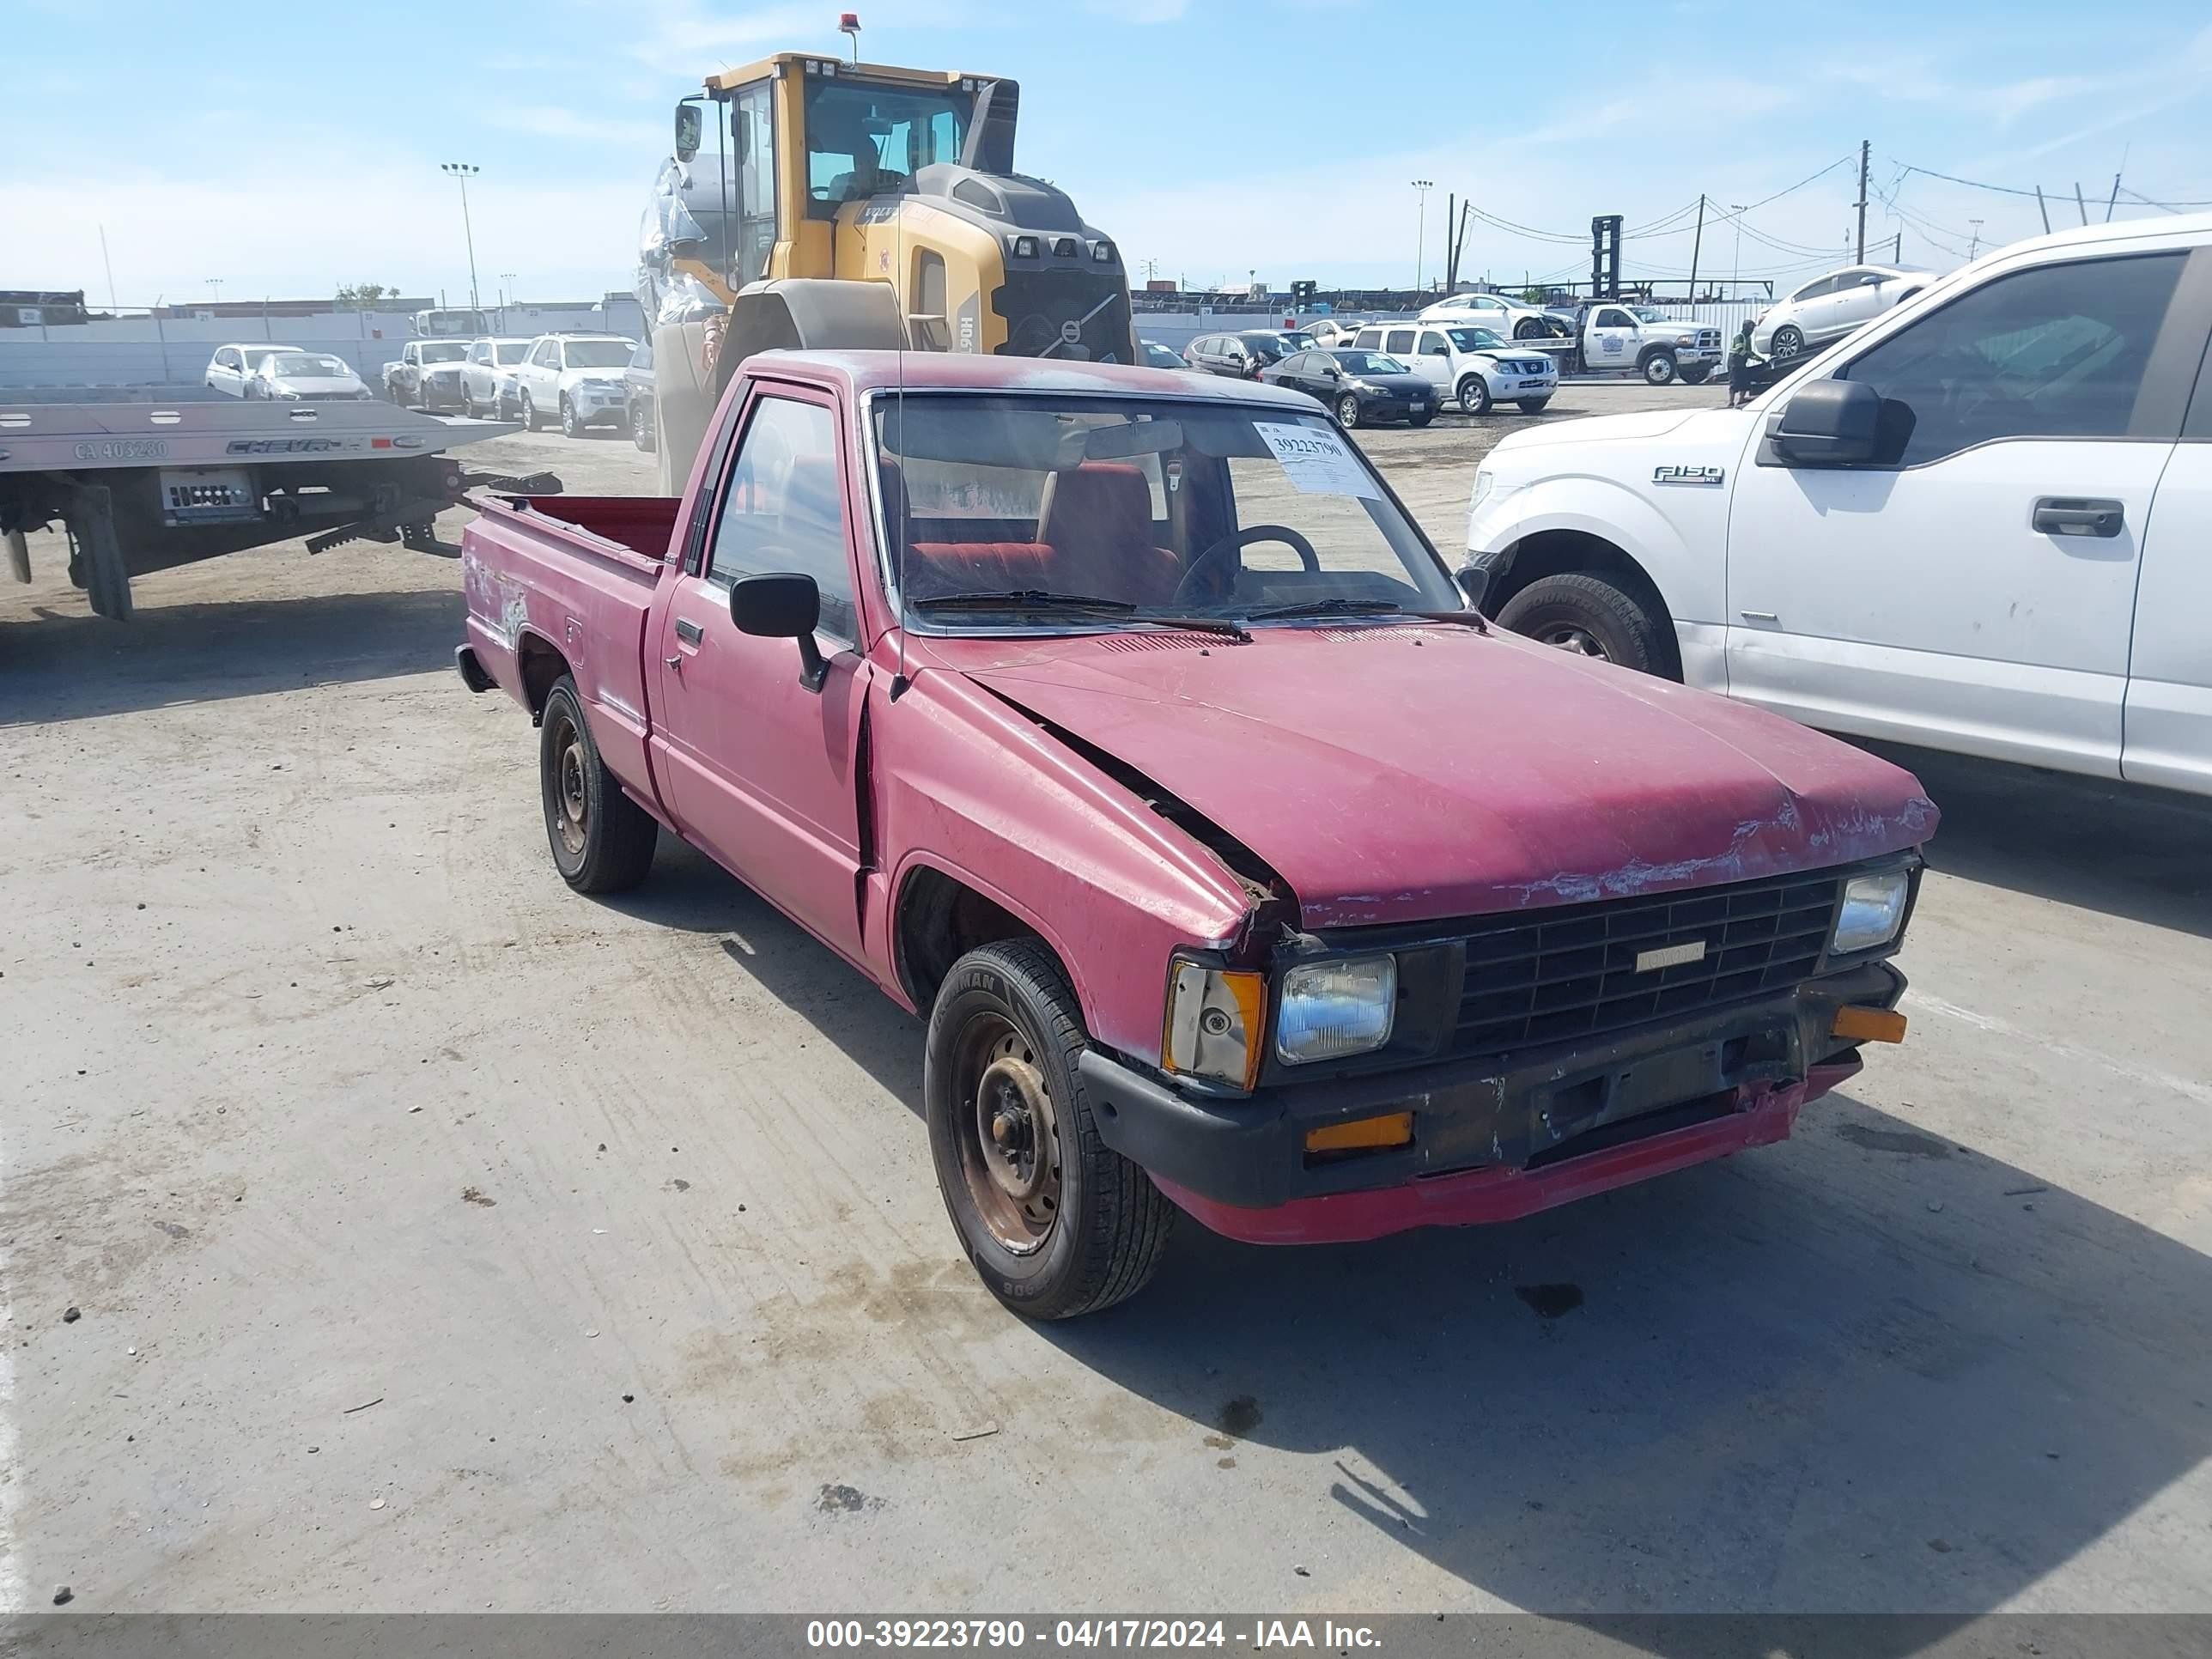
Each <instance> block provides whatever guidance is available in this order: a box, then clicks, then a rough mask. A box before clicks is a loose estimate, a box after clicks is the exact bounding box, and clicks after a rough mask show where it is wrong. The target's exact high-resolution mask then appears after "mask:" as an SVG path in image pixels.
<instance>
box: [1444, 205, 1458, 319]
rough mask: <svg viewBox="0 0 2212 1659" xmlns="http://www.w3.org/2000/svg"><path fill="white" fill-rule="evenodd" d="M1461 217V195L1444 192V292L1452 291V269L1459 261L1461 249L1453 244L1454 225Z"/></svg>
mask: <svg viewBox="0 0 2212 1659" xmlns="http://www.w3.org/2000/svg"><path fill="white" fill-rule="evenodd" d="M1458 218H1459V197H1458V196H1457V195H1456V194H1455V193H1454V192H1453V191H1445V192H1444V292H1445V293H1447V294H1449V293H1450V292H1451V291H1452V270H1453V267H1454V266H1455V265H1456V264H1458V263H1459V250H1458V249H1456V248H1455V247H1454V246H1452V226H1453V224H1454V223H1455V222H1456V221H1457V219H1458Z"/></svg>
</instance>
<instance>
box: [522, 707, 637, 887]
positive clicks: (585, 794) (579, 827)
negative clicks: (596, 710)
mask: <svg viewBox="0 0 2212 1659" xmlns="http://www.w3.org/2000/svg"><path fill="white" fill-rule="evenodd" d="M538 793H539V794H540V795H541V796H543V797H544V806H545V839H546V841H547V842H548V844H549V845H550V847H551V848H552V849H553V867H554V868H555V869H556V870H558V871H559V872H561V879H562V880H563V881H565V882H567V883H568V885H569V886H571V887H573V888H574V889H575V890H577V891H578V892H580V893H619V892H621V891H622V890H623V889H625V888H629V887H635V886H636V885H637V884H638V883H640V882H641V881H643V880H644V879H645V876H646V872H647V871H648V870H650V869H651V868H652V867H653V842H655V841H656V840H658V839H659V835H660V826H659V824H657V823H654V822H653V816H652V814H650V813H649V812H647V811H646V810H645V809H644V808H643V807H641V806H640V805H638V804H637V803H636V802H635V801H634V800H632V799H630V798H629V796H628V795H625V794H624V793H623V789H622V785H621V784H619V783H617V781H615V775H614V774H613V773H611V772H610V771H608V770H607V765H606V763H605V761H604V760H602V759H600V758H599V744H596V743H593V742H592V728H591V726H590V725H589V724H588V723H587V722H586V720H585V719H584V705H583V702H582V700H581V699H580V698H579V697H578V696H577V695H576V682H575V681H574V680H573V679H571V678H568V675H566V674H563V675H562V677H561V678H559V679H557V680H556V681H555V682H554V683H553V690H551V692H550V693H549V694H548V695H547V696H546V699H545V714H544V720H543V721H542V722H541V723H540V725H539V726H538Z"/></svg>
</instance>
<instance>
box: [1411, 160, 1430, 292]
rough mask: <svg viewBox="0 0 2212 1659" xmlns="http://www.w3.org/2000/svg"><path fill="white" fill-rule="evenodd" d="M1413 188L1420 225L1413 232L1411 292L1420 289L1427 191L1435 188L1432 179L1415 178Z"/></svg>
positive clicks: (1425, 250)
mask: <svg viewBox="0 0 2212 1659" xmlns="http://www.w3.org/2000/svg"><path fill="white" fill-rule="evenodd" d="M1435 188H1436V180H1435V179H1414V180H1413V189H1414V191H1416V193H1417V194H1418V195H1419V198H1420V204H1421V206H1420V227H1419V229H1417V230H1416V231H1415V232H1414V233H1413V292H1414V293H1416V294H1419V292H1420V291H1421V263H1422V260H1423V259H1424V258H1425V257H1426V255H1427V253H1428V240H1429V192H1430V191H1432V190H1434V189H1435Z"/></svg>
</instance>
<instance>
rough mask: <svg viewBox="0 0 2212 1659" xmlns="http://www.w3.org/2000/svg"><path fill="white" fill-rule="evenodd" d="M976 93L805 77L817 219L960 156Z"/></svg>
mask: <svg viewBox="0 0 2212 1659" xmlns="http://www.w3.org/2000/svg"><path fill="white" fill-rule="evenodd" d="M974 108H975V94H974V93H973V92H972V91H971V92H963V91H961V90H960V89H959V88H957V87H946V88H927V87H881V86H870V85H869V84H868V83H867V82H865V81H852V80H848V79H846V78H845V77H844V76H842V75H841V76H836V77H835V78H817V77H813V76H809V77H808V79H807V82H806V112H805V120H806V193H807V195H808V197H810V198H811V205H810V213H811V216H814V217H817V218H818V217H822V216H825V215H833V214H835V213H836V210H837V207H838V204H841V203H844V202H858V201H864V200H866V198H867V197H871V196H877V195H880V194H882V193H883V192H884V191H888V190H896V188H898V186H899V185H902V184H903V183H905V182H906V180H907V179H909V178H911V177H913V175H914V172H915V168H916V167H927V166H929V165H930V164H931V163H932V162H933V161H958V160H959V159H960V147H961V145H962V143H963V142H964V141H965V140H966V138H967V136H968V118H969V113H970V112H972V111H973V110H974Z"/></svg>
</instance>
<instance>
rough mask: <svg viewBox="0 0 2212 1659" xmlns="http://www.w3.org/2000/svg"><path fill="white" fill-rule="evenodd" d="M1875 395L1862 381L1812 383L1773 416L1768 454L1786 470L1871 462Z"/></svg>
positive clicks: (1877, 411) (1877, 424)
mask: <svg viewBox="0 0 2212 1659" xmlns="http://www.w3.org/2000/svg"><path fill="white" fill-rule="evenodd" d="M1880 432H1881V393H1880V392H1876V391H1875V389H1874V388H1873V387H1872V386H1869V385H1868V384H1867V383H1866V382H1865V381H1864V380H1815V381H1814V382H1813V383H1812V384H1811V385H1810V386H1805V387H1804V388H1802V390H1800V391H1799V392H1798V393H1797V395H1796V396H1795V397H1794V398H1790V401H1789V402H1788V403H1786V404H1783V406H1782V407H1781V408H1780V409H1778V410H1776V411H1775V412H1774V415H1773V416H1772V417H1771V420H1770V421H1769V422H1768V424H1767V428H1766V435H1767V439H1768V441H1770V442H1771V443H1772V444H1773V446H1774V453H1776V454H1778V455H1779V456H1780V457H1781V458H1782V459H1784V460H1785V461H1787V462H1789V463H1790V465H1792V466H1849V465H1852V464H1854V463H1856V462H1859V461H1870V460H1872V459H1874V458H1875V445H1876V442H1877V441H1878V438H1879V435H1880Z"/></svg>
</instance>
